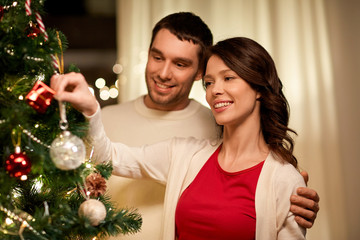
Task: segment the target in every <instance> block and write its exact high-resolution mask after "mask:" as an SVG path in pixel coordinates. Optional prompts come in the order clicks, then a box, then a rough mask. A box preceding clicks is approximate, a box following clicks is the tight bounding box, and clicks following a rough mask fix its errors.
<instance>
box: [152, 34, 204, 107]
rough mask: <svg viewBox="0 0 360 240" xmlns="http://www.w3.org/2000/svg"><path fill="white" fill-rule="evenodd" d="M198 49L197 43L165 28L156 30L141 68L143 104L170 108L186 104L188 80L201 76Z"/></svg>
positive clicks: (189, 87)
mask: <svg viewBox="0 0 360 240" xmlns="http://www.w3.org/2000/svg"><path fill="white" fill-rule="evenodd" d="M199 51H200V46H199V45H197V44H194V43H192V42H189V41H186V40H185V41H181V40H179V39H178V38H177V37H176V36H175V35H173V34H172V33H171V32H170V31H169V30H167V29H161V30H160V31H159V32H158V33H157V34H156V36H155V39H154V41H153V44H152V46H151V47H150V49H149V56H148V62H147V65H146V71H145V78H146V85H147V88H148V95H147V96H146V97H145V104H146V106H147V107H150V108H153V109H157V110H163V111H173V110H181V109H184V108H185V107H186V106H187V105H188V104H189V98H188V97H189V93H190V90H191V87H192V84H193V82H194V80H199V79H201V71H200V70H199V57H198V52H199Z"/></svg>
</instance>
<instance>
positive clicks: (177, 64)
mask: <svg viewBox="0 0 360 240" xmlns="http://www.w3.org/2000/svg"><path fill="white" fill-rule="evenodd" d="M176 66H178V67H180V68H183V67H186V65H185V64H183V63H176Z"/></svg>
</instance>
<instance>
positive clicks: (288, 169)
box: [264, 153, 305, 184]
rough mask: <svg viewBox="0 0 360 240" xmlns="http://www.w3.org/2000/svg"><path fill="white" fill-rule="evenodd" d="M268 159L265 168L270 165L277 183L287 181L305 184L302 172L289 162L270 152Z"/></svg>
mask: <svg viewBox="0 0 360 240" xmlns="http://www.w3.org/2000/svg"><path fill="white" fill-rule="evenodd" d="M269 155H270V156H269V157H268V158H267V159H266V161H265V164H264V168H266V166H267V167H269V168H271V169H272V170H273V174H272V176H273V177H274V179H275V180H276V182H275V183H280V182H285V183H290V182H292V183H294V184H305V182H304V179H303V177H302V176H301V174H300V172H299V171H298V170H297V169H296V168H295V167H294V166H293V165H292V164H290V163H289V162H287V161H285V160H283V159H281V158H279V157H277V156H276V155H275V154H273V153H270V154H269Z"/></svg>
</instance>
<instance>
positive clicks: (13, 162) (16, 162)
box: [5, 128, 31, 180]
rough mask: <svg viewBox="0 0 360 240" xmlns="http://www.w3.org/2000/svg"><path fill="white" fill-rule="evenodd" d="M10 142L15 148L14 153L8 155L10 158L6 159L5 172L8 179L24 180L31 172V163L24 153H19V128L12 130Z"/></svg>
mask: <svg viewBox="0 0 360 240" xmlns="http://www.w3.org/2000/svg"><path fill="white" fill-rule="evenodd" d="M11 141H12V144H13V145H14V146H15V153H13V154H10V156H9V157H8V158H7V159H6V161H5V165H6V166H5V168H6V171H7V173H8V174H9V175H10V177H16V178H19V179H21V180H26V179H27V175H28V174H29V173H30V171H31V161H30V159H29V158H28V156H26V153H25V152H22V151H21V148H20V144H21V131H20V129H19V128H14V129H13V130H12V132H11Z"/></svg>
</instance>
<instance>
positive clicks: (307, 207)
mask: <svg viewBox="0 0 360 240" xmlns="http://www.w3.org/2000/svg"><path fill="white" fill-rule="evenodd" d="M301 175H302V176H303V177H304V180H305V183H306V184H307V182H308V181H309V176H308V173H307V172H305V171H303V172H301ZM296 192H297V194H298V196H297V195H292V196H291V197H290V201H291V207H290V211H291V212H292V213H294V214H295V215H296V216H295V221H296V222H297V223H298V224H299V225H300V226H302V227H304V228H311V227H312V226H313V225H314V222H315V219H316V215H317V212H318V211H319V209H320V208H319V201H320V198H319V195H318V194H317V192H316V191H315V190H313V189H310V188H304V187H299V188H298V189H297V190H296Z"/></svg>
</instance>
